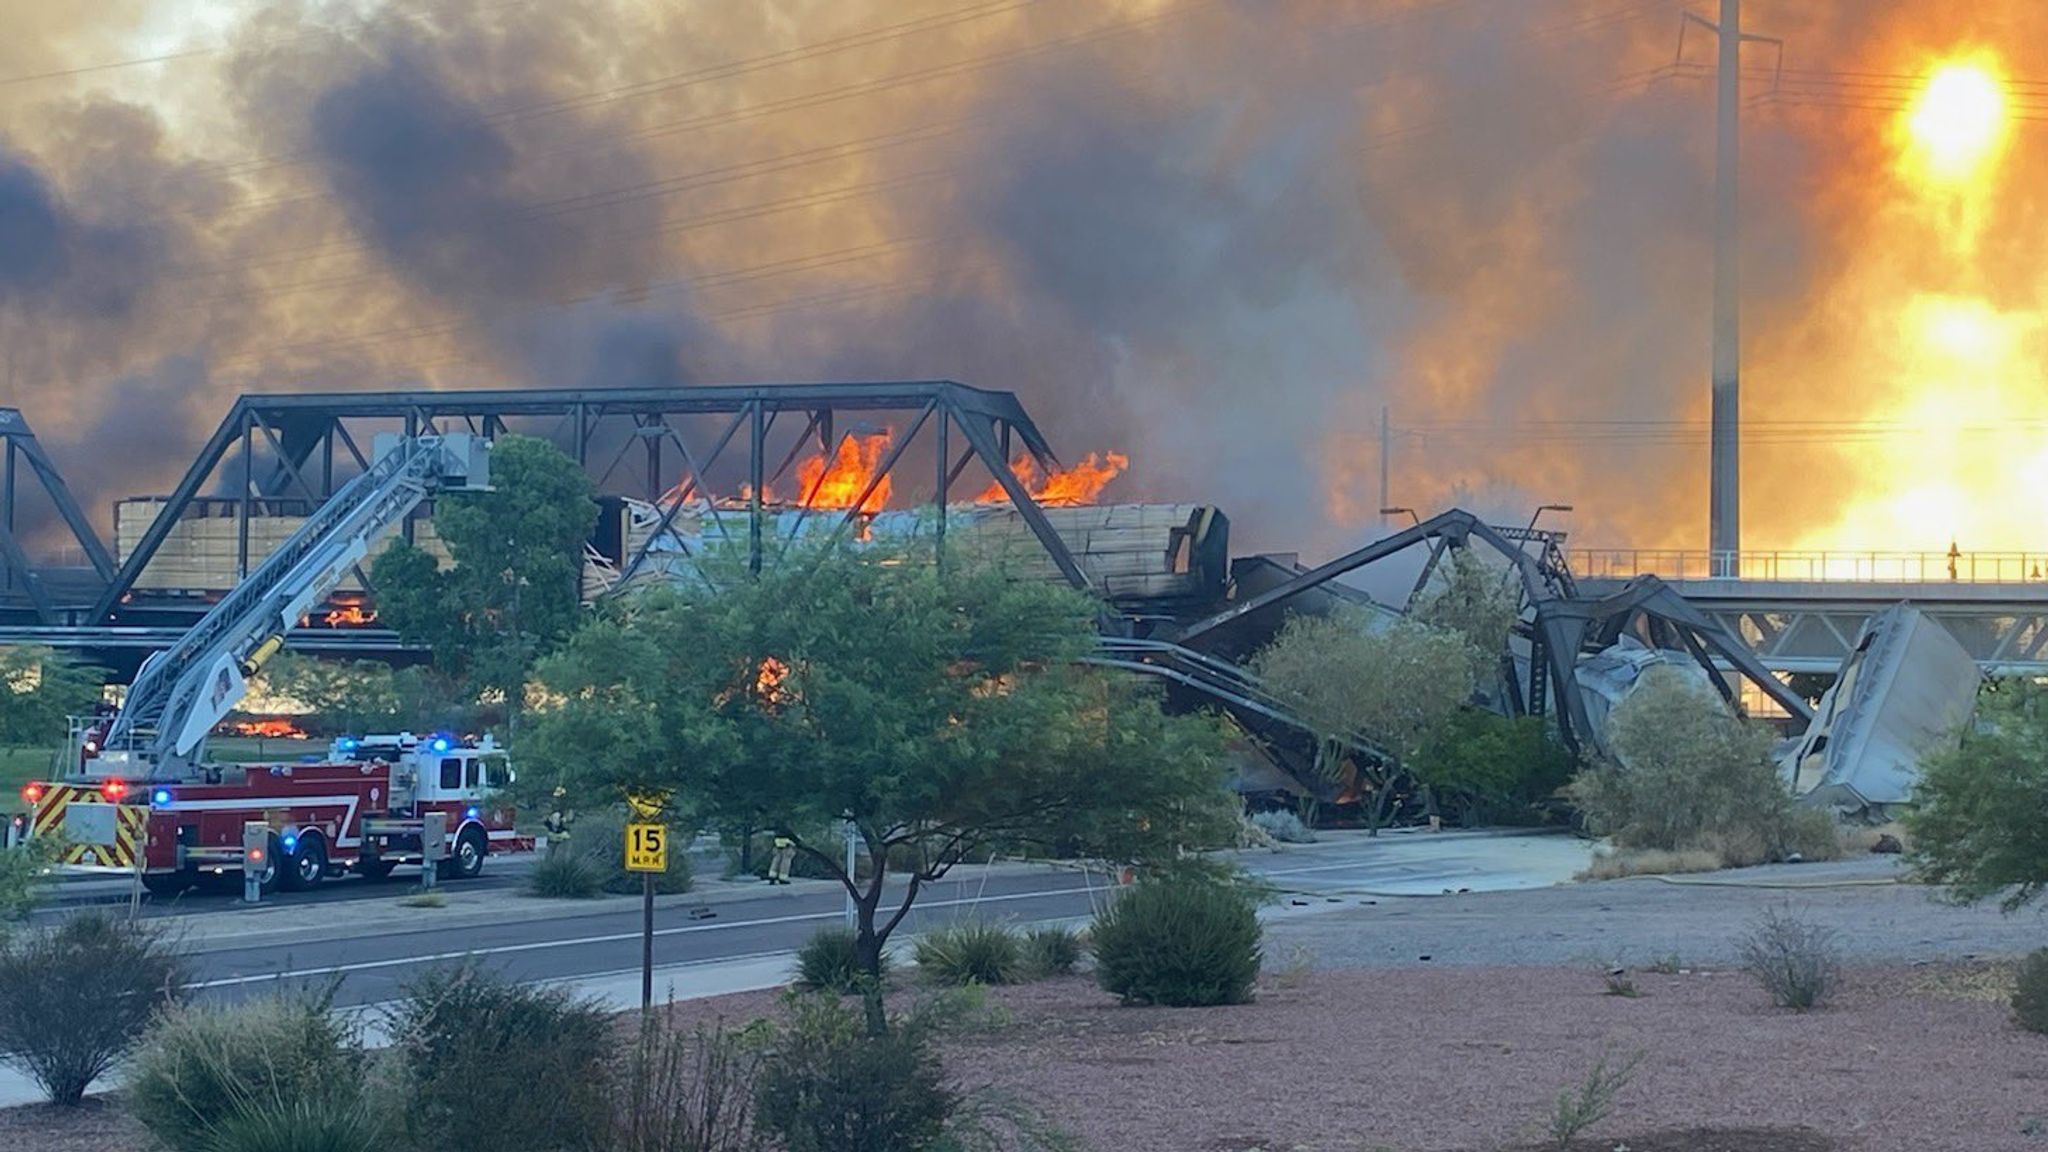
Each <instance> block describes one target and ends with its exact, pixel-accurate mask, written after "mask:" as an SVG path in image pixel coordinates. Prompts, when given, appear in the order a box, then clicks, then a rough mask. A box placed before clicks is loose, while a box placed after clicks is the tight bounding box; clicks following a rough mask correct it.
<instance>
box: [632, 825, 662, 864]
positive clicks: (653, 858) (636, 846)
mask: <svg viewBox="0 0 2048 1152" xmlns="http://www.w3.org/2000/svg"><path fill="white" fill-rule="evenodd" d="M626 871H628V872H666V871H668V826H667V825H665V824H628V825H626Z"/></svg>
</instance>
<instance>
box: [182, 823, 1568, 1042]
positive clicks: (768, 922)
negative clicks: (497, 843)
mask: <svg viewBox="0 0 2048 1152" xmlns="http://www.w3.org/2000/svg"><path fill="white" fill-rule="evenodd" d="M1586 853H1587V849H1586V846H1585V845H1583V844H1581V843H1579V842H1577V841H1573V840H1571V839H1569V838H1565V837H1487V836H1460V835H1442V836H1435V837H1430V836H1426V835H1408V836H1387V837H1382V838H1380V839H1378V840H1372V841H1368V840H1366V839H1364V838H1363V837H1342V838H1338V839H1335V840H1333V841H1332V842H1328V843H1324V844H1317V845H1306V846H1299V847H1296V848H1291V849H1289V850H1287V851H1285V852H1278V853H1249V854H1246V855H1245V856H1244V861H1245V863H1246V865H1247V866H1248V867H1249V868H1251V869H1252V870H1253V871H1254V872H1256V873H1258V874H1260V875H1261V876H1263V877H1265V878H1266V879H1267V880H1268V881H1269V882H1271V883H1272V884H1274V885H1275V886H1276V887H1279V888H1281V889H1283V890H1285V891H1286V892H1288V893H1290V894H1291V895H1289V896H1286V897H1283V900H1282V904H1281V908H1283V909H1285V910H1287V911H1290V912H1294V913H1301V912H1304V911H1307V910H1313V909H1320V908H1323V907H1329V908H1333V909H1334V908H1337V907H1341V906H1343V905H1345V904H1355V903H1356V902H1357V901H1359V900H1363V899H1371V898H1376V897H1383V896H1387V895H1389V894H1397V893H1406V894H1437V893H1441V892H1446V891H1457V890H1460V889H1467V888H1470V889H1474V890H1501V889H1509V888H1528V887H1540V886H1546V885H1550V884H1555V883H1558V882H1560V881H1563V880H1565V879H1568V878H1569V876H1570V875H1571V873H1572V872H1573V871H1574V870H1576V869H1577V868H1579V867H1582V866H1583V865H1584V861H1585V857H1586ZM500 885H501V886H500V887H497V888H491V887H483V886H478V885H451V886H448V887H447V889H446V891H447V892H448V894H449V904H448V906H447V907H445V908H438V909H418V908H409V907H405V906H404V905H402V904H401V902H400V899H399V898H400V897H402V896H403V894H404V893H405V892H406V890H407V887H408V886H405V885H380V886H370V885H349V886H347V887H352V888H355V889H357V892H356V894H344V893H345V887H344V886H343V885H336V886H335V888H334V891H333V892H331V893H321V894H315V896H314V898H312V899H306V898H304V897H286V898H280V899H278V900H276V901H272V902H269V903H266V904H265V905H263V906H261V907H259V908H248V909H244V908H241V907H238V906H236V905H235V904H234V903H233V902H232V901H231V900H229V899H227V898H226V897H203V898H201V899H199V900H196V901H191V902H181V903H180V904H179V905H178V906H177V907H176V908H174V909H169V910H166V911H167V912H173V913H175V914H176V915H177V919H176V920H175V921H174V923H175V924H176V925H177V927H178V929H179V930H181V931H182V932H184V933H185V935H186V940H187V946H188V948H189V949H190V950H191V951H192V953H193V966H194V971H195V978H196V980H197V981H198V982H199V984H200V986H201V987H202V988H203V989H204V991H205V993H206V994H208V995H213V996H219V997H223V998H237V997H242V996H247V995H250V994H256V993H262V992H267V991H271V990H274V989H276V988H277V987H279V986H280V985H281V984H282V985H292V984H299V983H310V984H319V985H324V984H325V983H326V982H328V981H332V980H338V981H339V991H338V993H337V1002H339V1003H342V1004H360V1003H375V1002H379V1001H383V1000H388V999H390V998H391V997H392V996H393V995H394V993H395V992H396V991H397V990H398V989H399V987H400V986H402V984H403V983H404V982H405V981H406V980H407V979H408V978H409V977H410V976H411V975H412V974H413V973H415V972H417V971H418V970H420V968H421V967H423V966H429V965H441V964H456V963H461V962H463V961H464V959H465V958H469V957H474V958H475V959H476V960H477V961H478V962H480V963H483V964H486V965H488V966H490V967H492V968H495V969H497V970H499V971H502V972H504V973H506V974H508V975H510V976H512V977H514V978H516V979H520V980H535V981H537V980H575V979H585V978H590V977H597V976H602V975H605V974H609V973H617V972H622V971H627V970H632V969H637V967H638V966H639V963H640V947H641V941H640V907H639V901H638V900H637V899H635V898H631V897H628V898H621V899H606V900H601V901H594V902H569V901H545V900H535V899H531V898H527V897H524V896H521V895H518V894H517V893H516V891H514V890H512V889H511V888H510V887H509V886H507V885H509V882H508V881H505V880H502V879H501V880H500ZM705 887H706V889H707V891H705V892H703V893H701V894H693V895H688V896H680V897H664V898H662V899H661V900H660V901H659V902H658V907H657V910H656V917H655V932H656V937H655V963H656V964H657V965H658V966H664V967H666V966H673V965H684V964H696V963H702V962H705V961H714V960H731V959H736V958H743V957H754V956H762V955H766V954H773V953H787V952H789V951H791V950H793V949H795V948H796V947H798V946H799V945H800V944H802V943H803V941H804V940H805V939H806V938H808V937H809V936H810V935H811V934H812V933H814V932H816V931H817V930H818V929H819V928H820V927H823V926H826V925H830V924H834V923H837V922H839V921H840V919H841V918H842V916H843V909H844V896H843V894H842V893H841V892H840V891H839V890H838V889H837V888H835V887H832V886H830V885H827V884H824V883H809V884H803V883H800V884H798V885H795V886H792V887H790V888H787V889H768V888H761V887H755V886H752V885H738V884H732V883H729V882H712V883H709V884H707V885H706V886H705ZM1110 887H1111V882H1110V879H1109V878H1108V877H1105V876H1104V875H1102V874H1101V873H1099V872H1098V873H1094V874H1093V875H1085V874H1083V873H1080V872H1077V871H1072V870H1050V869H1045V868H1039V867H1025V866H1016V865H1012V866H1003V867H996V868H991V869H987V870H983V869H979V868H976V869H970V870H963V871H959V872H956V874H955V875H954V876H953V877H951V878H949V879H948V880H946V881H945V882H942V883H940V884H938V885H935V886H931V887H929V888H927V889H926V891H925V892H924V893H923V894H922V895H921V896H920V897H919V899H918V902H917V905H916V908H915V910H914V911H913V912H912V914H911V915H910V917H909V918H908V919H907V920H906V922H905V925H904V929H903V933H904V935H906V936H907V935H911V934H915V933H916V932H919V931H922V930H924V929H925V928H928V927H930V926H932V925H933V924H935V923H940V922H944V921H946V920H949V919H954V918H959V917H966V916H984V917H1000V918H1005V919H1011V920H1015V921H1018V922H1021V923H1030V922H1042V921H1050V920H1061V919H1069V918H1078V917H1085V916H1087V915H1089V914H1090V913H1091V912H1092V911H1093V909H1094V907H1095V906H1096V905H1097V904H1098V903H1099V902H1100V901H1101V900H1102V899H1103V898H1104V897H1105V895H1106V894H1107V892H1108V890H1109V888H1110ZM365 891H367V894H364V893H365Z"/></svg>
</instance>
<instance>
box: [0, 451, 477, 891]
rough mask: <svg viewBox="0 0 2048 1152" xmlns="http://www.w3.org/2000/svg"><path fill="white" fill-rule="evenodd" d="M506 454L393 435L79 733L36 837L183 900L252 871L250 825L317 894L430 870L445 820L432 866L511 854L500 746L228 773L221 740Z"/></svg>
mask: <svg viewBox="0 0 2048 1152" xmlns="http://www.w3.org/2000/svg"><path fill="white" fill-rule="evenodd" d="M489 486H490V443H489V441H487V440H485V439H483V438H482V437H478V436H471V435H462V434H450V435H446V436H439V435H431V436H413V437H398V436H379V437H378V438H377V441H376V444H375V448H374V455H373V458H372V461H371V463H370V465H369V467H367V468H366V469H365V470H364V471H363V472H362V474H360V475H358V476H357V477H356V478H355V479H354V480H351V481H350V482H349V483H347V484H346V485H344V486H343V487H342V488H341V489H340V490H339V491H337V492H336V493H335V494H334V495H333V497H331V498H330V499H329V500H328V501H327V502H326V503H325V504H323V505H321V506H320V508H319V509H317V510H316V511H315V512H314V513H313V515H312V516H310V517H308V518H307V520H306V522H305V523H304V524H302V525H301V526H300V527H299V529H298V531H296V532H294V533H293V534H292V536H291V537H290V538H289V539H288V540H286V541H285V542H284V544H283V545H281V546H280V547H279V548H278V549H277V551H276V552H274V553H272V554H271V555H270V557H269V558H268V559H266V560H265V561H264V562H263V563H262V564H261V565H260V566H259V567H258V568H257V569H256V570H255V571H254V572H252V573H251V574H250V575H249V576H248V578H247V579H245V580H243V581H242V582H241V583H240V584H238V585H237V586H236V587H235V588H234V589H233V590H231V591H230V592H229V593H228V594H227V595H226V596H224V597H222V598H221V600H220V602H219V603H217V604H215V605H214V607H213V608H212V609H211V610H210V611H209V612H207V614H206V616H205V617H204V618H202V619H201V620H200V621H199V623H197V624H196V625H194V626H193V627H192V629H191V630H190V631H188V632H187V633H185V634H184V635H183V636H181V637H180V638H179V639H178V641H177V643H176V644H174V645H172V646H171V647H170V648H167V649H165V650H163V651H161V652H157V653H153V654H152V655H151V656H150V657H149V658H148V659H147V660H145V661H144V662H143V664H142V667H141V669H140V670H139V671H138V672H137V673H136V676H135V682H134V684H133V685H131V686H130V688H129V690H128V693H127V696H126V699H125V700H123V702H122V704H121V707H120V708H119V709H118V710H116V711H114V712H113V713H111V714H110V715H105V716H100V717H96V718H93V719H92V720H90V721H84V722H80V723H78V724H75V725H74V727H73V730H74V740H73V746H72V750H71V753H70V759H69V763H70V764H71V765H72V766H73V769H74V770H73V772H72V773H71V774H70V775H67V776H66V777H64V778H62V779H57V780H49V781H33V782H31V783H29V784H28V786H27V787H25V788H24V789H23V790H22V796H23V799H24V800H26V801H27V802H28V803H29V807H30V815H29V835H30V836H31V837H37V836H56V837H59V838H60V840H61V844H62V856H61V862H62V863H63V864H64V865H66V866H67V867H68V868H70V869H72V870H79V871H87V872H104V873H115V874H122V875H129V874H134V875H139V877H140V879H141V881H142V883H143V884H144V885H145V886H147V887H148V888H149V889H150V890H151V891H152V892H157V893H171V892H175V891H178V890H180V889H182V888H184V887H186V886H188V885H190V884H192V883H193V882H194V881H196V880H199V879H201V878H203V877H206V876H209V875H225V874H227V873H230V872H234V873H241V872H242V871H243V865H244V847H243V826H244V824H246V823H249V822H261V823H264V824H267V825H268V826H269V829H270V831H269V833H268V850H267V851H265V852H263V853H262V854H261V856H260V859H261V861H262V863H261V865H260V869H261V871H260V873H259V875H258V876H257V879H258V880H259V882H260V883H261V885H262V886H263V887H264V888H265V889H272V888H285V889H305V888H310V887H312V886H314V885H316V884H318V883H320V881H321V880H323V879H325V878H326V877H327V876H329V875H332V874H334V873H336V872H339V871H353V872H357V873H359V874H361V875H364V876H369V877H373V878H375V877H383V876H387V875H389V874H390V872H391V870H392V869H393V868H394V867H396V866H398V865H401V864H422V863H424V861H425V859H426V858H427V857H428V855H429V853H428V852H427V851H426V847H427V846H426V845H424V844H423V843H422V835H423V832H424V829H425V826H426V823H427V821H426V819H425V817H426V816H427V815H428V814H430V813H436V812H438V813H441V814H443V816H444V817H445V819H444V821H442V826H443V827H444V828H445V839H444V842H443V843H442V844H441V845H439V846H437V851H435V852H433V853H431V855H432V856H434V857H435V858H436V859H437V860H438V863H437V865H436V868H437V871H438V873H439V874H440V875H445V876H447V877H449V878H451V879H460V878H467V877H473V876H475V875H477V874H478V873H480V872H481V871H482V870H483V865H484V858H485V857H486V856H487V855H489V854H490V853H491V852H493V851H503V850H505V849H506V848H509V847H510V846H511V845H512V843H513V841H514V837H515V833H514V830H513V812H512V810H511V809H510V807H509V806H506V805H504V804H501V803H498V802H497V801H495V800H494V799H493V796H494V795H496V794H497V793H498V791H499V790H500V789H502V788H503V787H504V786H505V785H507V784H509V783H511V781H512V768H511V765H510V763H509V760H508V758H507V756H506V753H505V751H504V749H502V748H499V747H498V746H497V745H496V744H495V743H493V742H492V740H491V739H490V737H489V736H484V737H482V738H481V739H476V740H467V739H457V738H456V737H454V736H451V735H447V734H428V735H425V736H415V735H413V734H410V733H404V734H399V735H395V736H370V737H357V738H345V739H342V740H338V741H336V742H335V743H334V744H333V746H332V747H330V748H329V749H328V751H327V754H326V755H325V756H314V757H310V758H307V759H305V760H302V761H299V762H294V763H266V764H224V763H215V762H212V761H211V760H209V759H208V757H207V756H206V740H207V737H208V735H209V734H210V733H212V732H213V730H214V729H215V727H216V726H218V725H219V724H220V722H221V720H222V719H223V718H224V717H226V716H227V715H228V713H229V712H230V711H232V710H233V709H234V707H235V705H236V704H237V703H239V702H240V700H241V699H242V697H243V695H244V694H245V693H246V692H247V678H248V677H250V676H253V675H255V674H256V672H257V671H258V670H259V669H260V668H262V666H263V665H264V663H265V662H266V661H268V660H269V659H270V658H271V657H272V656H274V655H276V654H277V652H278V651H280V650H281V649H282V648H283V647H284V646H285V643H286V641H287V638H288V637H289V635H290V633H291V631H292V630H293V629H294V628H296V627H298V625H299V624H300V622H301V621H302V620H304V618H305V617H306V615H307V613H309V612H311V611H314V610H315V609H317V608H318V607H320V606H321V605H322V604H323V603H324V602H325V600H326V598H327V596H328V594H329V593H331V592H332V591H333V590H334V589H335V587H336V586H338V585H339V584H340V583H341V581H342V580H343V579H344V578H345V577H346V576H347V574H348V573H349V572H350V571H352V570H354V569H355V568H356V567H357V566H358V565H360V564H361V563H362V561H363V560H364V559H365V558H366V557H367V556H368V554H369V549H370V546H371V545H372V544H374V543H376V542H377V541H378V539H380V538H381V537H382V536H383V535H384V534H385V533H388V532H391V531H393V530H395V529H397V528H398V527H399V526H400V525H401V524H402V523H403V522H404V520H405V518H406V516H408V515H409V514H410V513H411V512H412V511H413V509H415V508H416V507H418V506H419V504H420V503H421V502H422V501H423V500H425V499H426V498H427V497H428V496H429V495H430V494H432V493H435V492H461V491H487V490H488V489H489Z"/></svg>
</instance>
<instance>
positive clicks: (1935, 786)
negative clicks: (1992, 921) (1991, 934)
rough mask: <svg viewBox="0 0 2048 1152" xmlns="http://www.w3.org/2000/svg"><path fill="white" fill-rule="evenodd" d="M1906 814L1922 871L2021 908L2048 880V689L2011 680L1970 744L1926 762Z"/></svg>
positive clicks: (1987, 698) (1965, 891)
mask: <svg viewBox="0 0 2048 1152" xmlns="http://www.w3.org/2000/svg"><path fill="white" fill-rule="evenodd" d="M1913 802H1914V808H1913V810H1912V811H1911V812H1910V813H1909V814H1908V815H1907V817H1906V826H1907V828H1908V829H1909V830H1910V831H1911V833H1912V836H1911V839H1912V855H1911V859H1912V861H1913V863H1914V865H1915V866H1916V868H1917V869H1918V871H1919V874H1920V875H1921V876H1922V877H1923V878H1925V879H1927V880H1929V881H1931V882H1933V883H1936V884H1944V885H1947V886H1948V888H1949V891H1950V892H1951V893H1952V894H1953V895H1954V896H1955V897H1956V898H1957V899H1959V900H1962V901H1963V902H1965V903H1976V902H1978V901H1981V900H1985V899H1988V898H1990V897H1992V896H1998V895H2000V894H2003V898H2002V899H2001V900H2000V904H2001V906H2002V907H2004V908H2005V910H2006V911H2008V912H2011V911H2014V910H2016V909H2018V908H2020V907H2021V906H2022V905H2024V904H2026V903H2027V902H2028V901H2030V900H2032V899H2034V898H2035V897H2036V896H2039V895H2040V894H2041V892H2042V890H2043V889H2044V888H2048V689H2043V688H2042V687H2041V686H2040V685H2038V684H2035V683H2033V682H2031V681H2027V680H2008V681H2001V682H1999V683H1997V684H1995V685H1993V686H1991V687H1989V688H1987V689H1986V690H1985V691H1984V692H1983V693H1982V694H1981V695H1980V696H1979V697H1978V701H1977V717H1976V722H1975V723H1974V724H1973V725H1972V726H1971V727H1970V728H1968V729H1966V730H1965V731H1964V733H1963V739H1962V742H1961V744H1960V745H1959V746H1958V747H1956V748H1954V749H1952V750H1948V751H1944V752H1938V753H1935V754H1934V755H1931V756H1928V757H1926V758H1924V759H1923V760H1922V761H1921V762H1920V783H1919V785H1918V786H1917V787H1915V788H1914V790H1913Z"/></svg>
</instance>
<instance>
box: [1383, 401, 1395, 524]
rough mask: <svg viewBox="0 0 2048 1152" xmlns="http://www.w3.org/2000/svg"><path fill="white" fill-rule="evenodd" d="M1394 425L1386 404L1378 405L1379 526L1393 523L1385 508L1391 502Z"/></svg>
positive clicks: (1391, 516) (1391, 515)
mask: <svg viewBox="0 0 2048 1152" xmlns="http://www.w3.org/2000/svg"><path fill="white" fill-rule="evenodd" d="M1393 459H1394V425H1393V421H1392V417H1391V416H1390V414H1389V412H1388V405H1385V404H1382V405H1380V527H1382V528H1385V527H1388V526H1390V525H1392V524H1393V522H1394V517H1393V514H1392V513H1390V512H1388V511H1387V508H1388V507H1389V506H1390V505H1392V504H1393V502H1394V501H1393V498H1392V497H1393V491H1392V488H1393Z"/></svg>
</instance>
